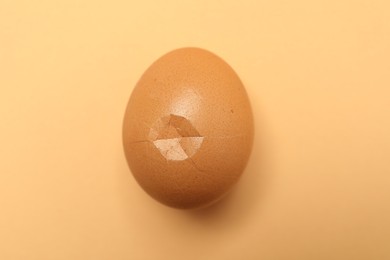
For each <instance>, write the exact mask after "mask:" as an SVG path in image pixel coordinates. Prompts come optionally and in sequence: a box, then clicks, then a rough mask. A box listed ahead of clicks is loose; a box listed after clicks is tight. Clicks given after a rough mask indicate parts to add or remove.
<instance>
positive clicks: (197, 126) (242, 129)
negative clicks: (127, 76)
mask: <svg viewBox="0 0 390 260" xmlns="http://www.w3.org/2000/svg"><path fill="white" fill-rule="evenodd" d="M253 133H254V126H253V116H252V111H251V107H250V103H249V99H248V96H247V93H246V91H245V88H244V86H243V84H242V83H241V80H240V79H239V77H238V76H237V74H236V73H235V72H234V71H233V69H232V68H231V67H230V66H229V65H228V64H227V63H226V62H225V61H223V60H222V59H221V58H219V57H218V56H216V55H214V54H213V53H211V52H209V51H206V50H203V49H198V48H182V49H177V50H174V51H172V52H169V53H168V54H166V55H164V56H162V57H161V58H160V59H158V60H157V61H155V62H154V63H153V64H152V65H151V66H150V67H149V68H148V69H147V70H146V71H145V73H144V74H143V75H142V77H141V79H140V80H139V81H138V83H137V85H136V86H135V88H134V90H133V93H132V94H131V97H130V100H129V102H128V106H127V109H126V113H125V117H124V122H123V145H124V150H125V155H126V159H127V162H128V165H129V167H130V169H131V172H132V173H133V175H134V177H135V179H136V180H137V182H138V183H139V184H140V185H141V187H142V188H143V189H144V190H145V191H146V192H147V193H148V194H150V195H151V196H152V197H153V198H155V199H156V200H158V201H160V202H161V203H163V204H166V205H168V206H171V207H176V208H198V207H202V206H205V205H208V204H211V203H212V202H215V201H217V200H218V199H220V198H221V197H222V196H223V195H225V194H226V193H227V192H228V191H229V190H230V189H231V188H232V186H233V185H234V184H235V183H236V182H237V181H238V179H239V177H240V175H241V174H242V172H243V170H244V168H245V166H246V163H247V161H248V158H249V155H250V152H251V148H252V143H253Z"/></svg>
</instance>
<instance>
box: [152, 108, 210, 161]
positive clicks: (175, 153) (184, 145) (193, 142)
mask: <svg viewBox="0 0 390 260" xmlns="http://www.w3.org/2000/svg"><path fill="white" fill-rule="evenodd" d="M203 138H204V137H203V136H201V135H200V134H199V132H198V131H197V130H196V128H195V127H194V126H193V125H192V124H191V122H190V121H189V120H188V119H186V118H185V117H182V116H178V115H174V114H170V115H169V116H164V117H162V118H160V119H159V120H158V121H157V122H156V123H155V124H154V125H153V126H152V128H151V129H150V131H149V139H150V140H151V141H152V143H153V144H154V146H155V147H156V148H157V149H158V150H159V151H160V153H161V155H163V156H164V157H165V158H166V159H167V160H172V161H181V160H186V159H188V158H190V157H191V156H193V155H194V154H195V153H196V152H197V151H198V150H199V148H200V147H201V145H202V143H203Z"/></svg>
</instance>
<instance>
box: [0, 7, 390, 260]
mask: <svg viewBox="0 0 390 260" xmlns="http://www.w3.org/2000/svg"><path fill="white" fill-rule="evenodd" d="M218 2H221V3H222V1H154V2H153V1H115V0H114V1H80V0H77V1H76V0H72V1H4V0H2V1H1V2H0V119H1V124H0V133H1V135H0V259H2V260H14V259H15V260H16V259H29V260H34V259H37V260H38V259H39V260H45V259H64V260H65V259H66V260H68V259H75V260H78V259H80V260H81V259H83V260H86V259H93V260H103V259H110V260H111V259H190V260H191V259H217V260H218V259H232V260H233V259H264V260H271V259H278V260H279V259H282V260H284V259H286V260H287V259H289V260H291V259H299V260H303V259H316V260H318V259H343V260H345V259H353V260H357V259H379V260H381V259H390V247H389V239H390V221H389V219H390V204H389V201H390V189H389V187H390V160H389V157H390V135H389V133H390V104H389V103H390V76H389V69H390V4H389V2H388V1H385V0H384V1H378V0H371V1H368V0H367V1H352V0H350V1H347V0H342V1H339V0H337V1H336V0H332V1H329V0H326V1H325V0H324V1H309V0H307V1H303V0H299V1H287V0H285V1H282V0H276V1H223V2H224V4H220V3H218ZM183 46H197V47H203V48H206V49H209V50H211V51H213V52H215V53H216V54H218V55H220V56H221V57H223V58H224V59H225V60H226V61H227V62H228V63H229V64H230V65H231V66H232V67H233V68H234V69H235V70H236V71H237V73H238V74H239V75H240V77H241V79H242V81H243V82H244V84H245V86H246V87H247V91H248V93H249V95H250V98H251V101H252V105H253V109H254V113H255V119H256V127H257V132H256V140H255V146H254V150H253V154H252V157H251V161H250V163H249V165H248V168H247V170H246V172H245V175H244V176H243V178H242V180H241V182H240V184H239V185H238V186H237V188H236V189H235V191H234V192H233V193H232V194H231V196H229V197H228V198H227V199H226V200H225V201H223V202H222V203H220V204H219V205H217V206H216V207H214V208H211V209H209V210H206V211H202V212H198V213H189V212H181V211H176V210H172V209H169V208H166V207H164V206H162V205H159V204H158V203H156V202H154V201H153V200H151V199H150V198H149V197H148V196H147V195H146V194H145V193H144V192H143V191H142V190H141V189H140V187H139V186H138V185H137V184H136V183H135V180H134V179H133V177H132V176H131V174H130V172H129V170H128V168H127V165H126V162H125V159H124V155H123V151H122V145H121V124H122V117H123V113H124V110H125V107H126V103H127V100H128V97H129V95H130V93H131V90H132V88H133V86H134V85H135V84H136V82H137V80H138V78H139V77H140V76H141V74H142V73H143V72H144V70H145V69H146V68H147V67H148V66H149V65H150V64H151V63H152V62H153V61H154V60H155V59H157V58H158V57H160V56H161V55H162V54H164V53H166V52H167V51H170V50H172V49H175V48H178V47H183Z"/></svg>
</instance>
